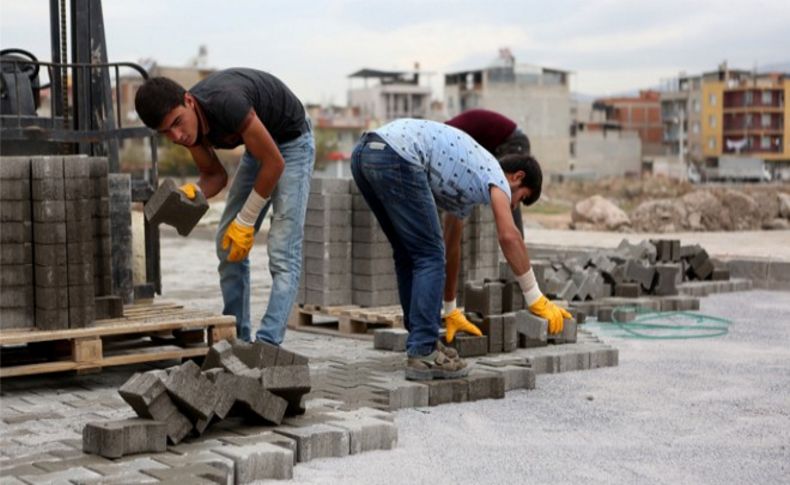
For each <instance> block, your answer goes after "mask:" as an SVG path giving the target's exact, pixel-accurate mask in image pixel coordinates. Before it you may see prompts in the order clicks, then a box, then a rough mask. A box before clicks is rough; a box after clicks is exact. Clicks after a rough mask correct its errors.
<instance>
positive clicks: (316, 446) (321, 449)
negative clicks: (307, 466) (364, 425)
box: [273, 424, 351, 463]
mask: <svg viewBox="0 0 790 485" xmlns="http://www.w3.org/2000/svg"><path fill="white" fill-rule="evenodd" d="M273 431H274V432H275V433H279V434H281V435H283V436H287V437H289V438H291V439H293V440H294V441H296V460H297V461H298V462H299V463H304V462H307V461H310V460H313V459H316V458H340V457H344V456H347V455H348V454H349V452H350V449H351V447H350V444H349V433H348V431H346V430H344V429H341V428H338V427H335V426H330V425H327V424H312V425H308V426H303V427H295V426H278V427H277V428H275V429H274V430H273Z"/></svg>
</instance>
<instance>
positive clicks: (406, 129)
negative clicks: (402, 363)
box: [351, 119, 570, 380]
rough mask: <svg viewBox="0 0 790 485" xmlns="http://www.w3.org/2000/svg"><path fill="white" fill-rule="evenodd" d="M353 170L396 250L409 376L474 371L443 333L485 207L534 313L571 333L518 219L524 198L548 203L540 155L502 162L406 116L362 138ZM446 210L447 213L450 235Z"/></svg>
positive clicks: (442, 128) (451, 132) (454, 133)
mask: <svg viewBox="0 0 790 485" xmlns="http://www.w3.org/2000/svg"><path fill="white" fill-rule="evenodd" d="M351 172H352V174H353V176H354V181H355V182H356V184H357V186H358V187H359V190H360V192H361V193H362V195H363V197H364V198H365V200H366V202H367V203H368V205H369V206H370V209H371V210H372V211H373V213H374V215H375V216H376V219H378V221H379V224H380V225H381V228H382V230H383V231H384V233H385V234H386V236H387V239H388V240H389V242H390V244H391V245H392V249H393V257H394V259H395V270H396V275H397V279H398V293H399V297H400V302H401V306H402V308H403V315H404V323H405V326H406V328H407V329H408V330H409V337H408V340H407V342H406V353H407V355H408V363H407V367H406V378H408V379H414V380H430V379H434V378H456V377H462V376H464V375H466V374H467V373H468V372H469V369H468V367H467V365H466V362H464V361H463V359H461V358H459V357H458V355H457V353H455V352H454V351H453V350H452V349H447V348H445V347H443V346H442V345H440V344H439V342H438V337H439V325H440V321H441V310H442V301H443V300H442V294H443V292H444V290H445V279H447V281H448V282H452V281H457V277H458V267H459V265H460V263H459V261H460V247H461V235H462V233H463V219H464V218H465V217H466V216H468V215H469V213H470V212H471V211H472V209H473V208H474V207H475V206H476V205H479V204H486V205H490V206H491V209H492V210H493V213H494V219H495V221H496V225H497V234H498V238H499V244H500V246H501V248H502V252H503V253H504V255H505V258H506V259H507V260H508V263H509V264H510V266H511V268H512V269H513V273H514V274H515V275H518V276H517V277H516V278H517V280H518V282H519V285H520V286H521V289H522V291H523V292H524V297H525V300H526V301H527V303H528V305H529V309H530V311H532V312H533V313H535V314H536V315H539V316H541V317H543V318H546V319H547V320H548V321H549V332H550V333H559V332H561V331H562V325H563V319H564V318H570V315H569V314H568V313H567V312H566V311H565V310H563V309H562V308H559V307H557V306H556V305H554V304H553V303H551V302H550V301H549V300H548V299H546V297H545V296H543V294H542V293H541V291H540V289H539V288H538V285H537V282H536V280H535V275H534V273H533V271H532V268H531V267H530V264H529V256H528V255H527V248H526V246H525V245H524V240H523V239H522V237H521V234H520V233H519V231H518V229H517V228H516V225H515V224H514V222H513V216H512V213H511V210H512V209H513V208H514V207H516V206H517V204H518V203H519V202H523V203H524V204H527V205H529V204H532V203H534V202H535V201H536V200H538V198H539V197H540V192H541V186H542V182H543V175H542V173H541V170H540V166H539V165H538V162H537V161H536V160H535V159H534V158H532V157H531V156H529V155H509V156H506V157H503V158H502V160H500V161H497V160H496V159H495V158H494V157H493V156H492V155H491V154H490V153H489V152H488V151H486V150H485V149H484V148H483V147H481V146H479V145H478V144H477V143H476V142H475V141H474V140H473V139H472V138H471V137H470V136H469V135H467V134H466V133H464V132H462V131H460V130H458V129H456V128H453V127H451V126H448V125H445V124H443V123H437V122H434V121H426V120H416V119H400V120H396V121H393V122H391V123H388V124H386V125H384V126H382V127H381V128H379V129H377V130H375V131H374V132H369V133H366V134H365V135H363V136H362V138H361V139H360V141H359V143H358V145H357V147H356V148H355V149H354V153H353V155H352V156H351ZM437 207H438V208H440V209H443V210H444V211H445V212H446V215H445V220H444V229H442V224H441V223H440V221H439V216H438V211H437ZM453 290H454V288H453ZM454 306H455V301H454V300H453V301H447V302H445V307H446V308H445V314H449V313H451V312H452V311H453V310H456V309H455V308H449V307H454ZM459 313H460V312H459ZM467 323H468V322H467ZM469 327H471V329H474V330H477V329H476V327H474V326H473V325H471V324H469ZM474 330H472V331H474ZM478 332H479V330H478ZM448 337H450V336H449V335H448Z"/></svg>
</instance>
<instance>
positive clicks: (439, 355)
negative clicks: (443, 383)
mask: <svg viewBox="0 0 790 485" xmlns="http://www.w3.org/2000/svg"><path fill="white" fill-rule="evenodd" d="M468 374H469V368H468V367H467V366H466V362H465V361H464V360H463V359H461V358H460V357H456V358H455V359H451V358H450V357H448V356H447V354H445V353H444V352H443V351H442V350H440V349H438V348H437V349H436V350H434V351H433V352H431V353H430V354H428V355H425V356H422V357H409V360H408V361H407V363H406V379H409V380H412V381H430V380H433V379H457V378H459V377H465V376H466V375H468Z"/></svg>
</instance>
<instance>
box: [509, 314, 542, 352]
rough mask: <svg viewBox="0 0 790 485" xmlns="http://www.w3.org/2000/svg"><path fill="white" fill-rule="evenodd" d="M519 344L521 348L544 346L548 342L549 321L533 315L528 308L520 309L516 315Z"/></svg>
mask: <svg viewBox="0 0 790 485" xmlns="http://www.w3.org/2000/svg"><path fill="white" fill-rule="evenodd" d="M515 326H516V332H518V346H519V347H521V348H530V347H542V346H545V345H546V344H547V343H548V328H549V322H548V321H547V320H544V319H543V318H540V317H538V316H536V315H533V314H532V313H531V312H529V311H528V310H520V311H518V312H516V315H515Z"/></svg>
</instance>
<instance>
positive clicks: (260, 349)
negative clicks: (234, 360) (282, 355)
mask: <svg viewBox="0 0 790 485" xmlns="http://www.w3.org/2000/svg"><path fill="white" fill-rule="evenodd" d="M277 352H278V347H277V346H276V345H272V344H270V343H268V342H260V341H258V342H252V343H250V342H244V341H242V340H235V341H234V342H233V353H234V354H235V355H236V357H238V358H239V359H241V361H242V362H243V363H244V365H246V366H247V367H249V368H250V369H263V368H264V367H272V366H274V365H275V362H276V361H277Z"/></svg>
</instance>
